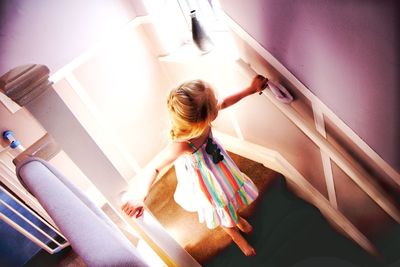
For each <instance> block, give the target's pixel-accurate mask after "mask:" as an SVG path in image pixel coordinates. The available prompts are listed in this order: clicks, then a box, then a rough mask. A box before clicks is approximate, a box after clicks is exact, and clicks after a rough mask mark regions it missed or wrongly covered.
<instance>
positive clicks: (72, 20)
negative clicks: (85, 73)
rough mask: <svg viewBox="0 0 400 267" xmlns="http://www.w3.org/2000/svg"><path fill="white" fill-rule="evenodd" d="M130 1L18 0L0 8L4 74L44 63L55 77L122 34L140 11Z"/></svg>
mask: <svg viewBox="0 0 400 267" xmlns="http://www.w3.org/2000/svg"><path fill="white" fill-rule="evenodd" d="M133 4H134V1H133V2H132V1H130V0H85V1H80V0H58V1H52V0H35V1H31V0H14V1H1V3H0V12H1V13H0V14H1V15H0V17H1V18H0V21H1V24H0V44H1V45H0V59H1V60H0V75H2V74H3V73H5V72H7V71H8V70H10V69H11V68H14V67H16V66H19V65H24V64H29V63H35V64H44V65H47V66H48V67H49V68H50V71H51V72H52V73H54V72H55V71H57V70H58V69H60V68H61V67H62V66H64V65H65V64H67V63H68V62H70V61H71V60H72V59H74V58H75V57H77V56H78V55H80V54H81V53H83V52H84V51H85V50H87V49H89V48H91V47H92V46H93V45H94V44H96V43H97V42H99V41H101V40H102V39H104V37H106V36H108V35H109V34H110V33H111V32H113V31H115V30H116V29H119V28H120V27H121V26H123V25H125V24H126V23H128V22H129V21H131V20H132V19H133V18H135V17H136V12H135V10H134V7H133Z"/></svg>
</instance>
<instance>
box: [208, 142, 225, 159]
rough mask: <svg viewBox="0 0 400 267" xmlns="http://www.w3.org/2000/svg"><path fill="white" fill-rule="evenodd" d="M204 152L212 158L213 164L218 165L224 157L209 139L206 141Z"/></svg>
mask: <svg viewBox="0 0 400 267" xmlns="http://www.w3.org/2000/svg"><path fill="white" fill-rule="evenodd" d="M206 152H207V154H209V155H211V156H212V160H213V162H214V164H218V163H219V162H221V161H222V160H223V159H224V156H223V155H222V154H221V149H219V148H218V145H216V144H215V143H213V140H212V139H211V138H208V140H207V145H206Z"/></svg>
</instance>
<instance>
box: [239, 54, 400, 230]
mask: <svg viewBox="0 0 400 267" xmlns="http://www.w3.org/2000/svg"><path fill="white" fill-rule="evenodd" d="M241 63H242V61H238V64H239V65H241V66H242V67H243V71H244V72H247V73H251V72H253V74H252V76H254V75H256V73H255V72H254V70H253V69H252V66H250V65H249V64H241ZM262 94H263V95H264V96H265V97H266V98H267V99H268V100H269V101H270V102H271V103H272V104H273V105H274V106H275V107H276V108H278V109H279V111H280V112H282V114H284V115H285V116H286V117H287V118H288V119H289V120H290V121H291V122H292V123H294V124H295V125H296V126H297V128H299V129H300V130H301V131H302V132H303V133H304V134H305V135H306V136H307V137H308V138H310V140H311V141H313V142H314V144H315V145H317V146H318V147H319V148H320V150H321V151H323V152H325V153H326V154H328V156H329V157H330V158H331V159H332V160H333V161H334V162H335V163H336V165H337V166H338V167H339V168H341V169H342V170H343V172H344V173H346V174H347V176H348V177H349V178H350V179H352V180H353V181H354V182H355V183H356V184H357V185H358V186H359V187H360V188H361V189H362V190H363V191H364V192H365V193H366V194H367V195H368V196H369V197H370V198H371V199H372V200H374V201H375V202H376V204H378V205H379V206H380V207H381V208H382V209H383V210H384V211H386V213H387V214H389V215H390V216H391V217H392V218H393V219H394V220H396V221H397V222H399V223H400V211H399V210H398V209H397V207H396V206H395V205H394V204H393V203H392V201H391V200H390V197H389V196H388V195H387V193H386V192H385V191H384V190H383V189H382V188H381V186H379V184H378V183H377V182H375V180H374V179H373V178H372V177H371V176H370V175H369V174H368V173H367V172H366V171H365V170H364V169H361V168H358V167H356V166H354V165H353V164H352V162H350V161H348V160H347V159H346V158H345V157H344V156H343V155H342V154H340V153H339V152H338V151H337V150H336V149H335V148H334V147H333V146H332V145H331V144H330V143H329V142H328V141H327V140H325V138H324V137H322V136H321V135H320V134H319V133H318V132H317V131H316V130H314V128H312V127H310V126H309V125H307V124H306V123H305V122H304V120H303V118H302V117H301V116H300V115H299V114H298V113H297V111H296V110H295V109H294V108H293V107H292V106H291V105H288V104H284V103H282V102H280V101H278V100H277V99H276V98H275V96H274V94H273V93H272V92H271V91H270V90H264V91H262Z"/></svg>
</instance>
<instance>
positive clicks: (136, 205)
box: [121, 142, 191, 218]
mask: <svg viewBox="0 0 400 267" xmlns="http://www.w3.org/2000/svg"><path fill="white" fill-rule="evenodd" d="M189 151H191V148H190V146H189V145H188V144H187V143H185V142H172V143H170V144H168V145H167V146H166V147H165V148H164V149H163V150H162V151H161V152H160V153H159V154H158V155H157V156H156V157H155V159H154V160H152V161H151V162H150V163H149V164H148V165H147V166H146V167H145V168H144V169H143V170H142V172H141V173H140V182H139V183H140V184H139V185H138V187H137V188H139V190H137V188H136V190H134V191H135V193H134V194H132V195H131V196H129V198H128V199H127V200H126V203H124V204H123V205H122V207H121V208H122V210H123V211H124V212H125V213H126V214H127V215H128V216H133V215H135V214H136V218H138V217H140V216H141V215H142V214H143V205H144V204H143V202H144V200H145V199H146V197H147V195H148V193H149V191H150V188H151V186H152V185H153V183H154V181H155V180H156V178H157V176H158V174H159V172H160V171H161V170H162V169H164V168H165V167H168V166H170V165H171V164H172V163H173V162H174V161H175V160H176V159H177V158H178V157H179V156H180V155H182V154H183V153H185V152H189Z"/></svg>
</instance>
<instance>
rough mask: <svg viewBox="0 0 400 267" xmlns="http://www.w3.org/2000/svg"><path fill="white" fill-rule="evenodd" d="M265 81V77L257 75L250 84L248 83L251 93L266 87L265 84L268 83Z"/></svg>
mask: <svg viewBox="0 0 400 267" xmlns="http://www.w3.org/2000/svg"><path fill="white" fill-rule="evenodd" d="M267 83H268V79H267V78H265V77H264V76H262V75H257V76H256V77H254V78H253V80H252V81H251V84H250V89H251V92H252V93H253V94H254V93H258V92H261V91H262V90H264V89H265V88H266V87H267V85H268V84H267Z"/></svg>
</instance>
